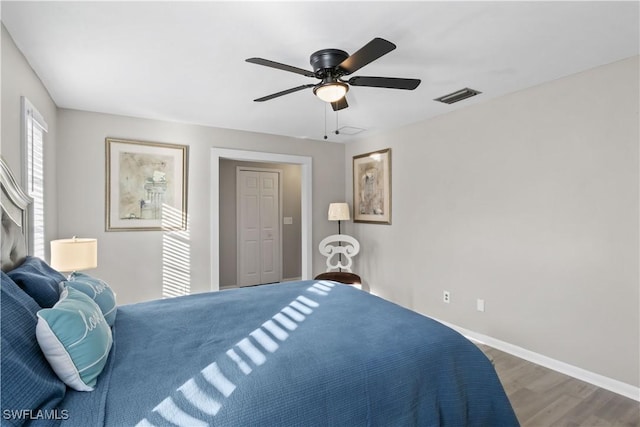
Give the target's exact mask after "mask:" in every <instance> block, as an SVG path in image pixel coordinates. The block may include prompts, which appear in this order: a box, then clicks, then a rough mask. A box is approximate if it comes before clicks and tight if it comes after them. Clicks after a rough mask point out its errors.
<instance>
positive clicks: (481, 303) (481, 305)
mask: <svg viewBox="0 0 640 427" xmlns="http://www.w3.org/2000/svg"><path fill="white" fill-rule="evenodd" d="M476 308H477V309H478V311H484V300H483V299H480V298H478V301H477V302H476Z"/></svg>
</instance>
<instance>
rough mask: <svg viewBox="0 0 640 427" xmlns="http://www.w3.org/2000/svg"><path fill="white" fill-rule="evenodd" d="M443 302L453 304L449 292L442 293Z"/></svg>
mask: <svg viewBox="0 0 640 427" xmlns="http://www.w3.org/2000/svg"><path fill="white" fill-rule="evenodd" d="M442 301H444V302H446V303H447V304H449V303H450V302H451V294H450V293H449V291H442Z"/></svg>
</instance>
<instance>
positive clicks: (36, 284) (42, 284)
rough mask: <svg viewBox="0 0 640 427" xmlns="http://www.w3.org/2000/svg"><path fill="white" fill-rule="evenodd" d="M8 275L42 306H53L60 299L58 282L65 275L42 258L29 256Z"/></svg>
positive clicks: (63, 278)
mask: <svg viewBox="0 0 640 427" xmlns="http://www.w3.org/2000/svg"><path fill="white" fill-rule="evenodd" d="M8 275H9V277H11V279H13V281H14V282H15V283H16V284H17V285H18V286H20V287H21V288H22V289H23V290H24V291H25V292H26V293H27V294H29V296H30V297H31V298H33V299H34V300H35V301H36V302H37V303H38V305H40V307H42V308H51V307H53V305H54V304H55V303H56V302H58V299H60V290H59V287H58V284H59V283H60V282H62V281H63V280H65V277H64V276H63V275H62V273H60V272H58V271H56V270H54V269H53V268H51V267H49V265H48V264H47V263H46V262H44V261H43V260H41V259H40V258H36V257H33V256H28V257H27V258H26V259H25V261H24V262H23V263H22V264H20V265H19V266H18V267H17V268H15V269H13V270H11V271H10V272H9V273H8Z"/></svg>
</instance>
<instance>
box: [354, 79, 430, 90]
mask: <svg viewBox="0 0 640 427" xmlns="http://www.w3.org/2000/svg"><path fill="white" fill-rule="evenodd" d="M348 83H349V84H350V85H351V86H369V87H384V88H387V89H406V90H413V89H415V88H417V87H418V85H419V84H420V80H419V79H399V78H396V77H360V76H358V77H351V78H350V79H349V81H348Z"/></svg>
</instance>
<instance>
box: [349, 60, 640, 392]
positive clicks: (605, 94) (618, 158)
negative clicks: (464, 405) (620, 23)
mask: <svg viewBox="0 0 640 427" xmlns="http://www.w3.org/2000/svg"><path fill="white" fill-rule="evenodd" d="M638 86H639V83H638V57H635V58H631V59H628V60H625V61H621V62H617V63H614V64H610V65H608V66H603V67H599V68H596V69H593V70H590V71H586V72H583V73H580V74H577V75H573V76H569V77H566V78H563V79H560V80H557V81H553V82H550V83H547V84H543V85H540V86H538V87H533V88H530V89H528V90H524V91H521V92H518V93H514V94H511V95H508V96H504V97H501V98H499V99H494V100H490V101H488V102H486V103H483V104H479V105H475V106H471V107H468V108H463V109H461V110H458V111H456V112H452V113H450V114H445V115H443V116H440V117H437V118H434V119H432V120H428V121H425V122H422V123H419V124H416V125H413V126H409V127H406V128H403V129H400V130H396V131H393V132H389V133H384V134H380V135H377V136H373V137H370V138H366V139H364V140H361V141H359V142H357V143H354V144H348V145H347V147H346V153H345V154H346V157H345V161H346V163H347V176H348V179H347V182H346V187H345V189H346V193H347V194H348V197H347V199H348V200H351V197H352V186H351V185H352V184H351V181H352V179H351V158H352V156H354V155H356V154H360V153H364V152H368V151H372V150H375V149H380V148H386V147H391V149H392V165H393V181H392V198H393V209H392V213H393V224H392V225H390V226H385V225H370V224H349V225H350V227H351V229H352V230H353V232H354V234H355V236H356V237H357V238H358V239H359V240H360V243H361V245H362V249H361V253H360V255H359V256H358V259H357V261H356V262H357V265H356V268H357V270H358V272H359V273H360V274H361V276H362V278H363V280H365V281H367V282H368V283H369V285H370V287H371V289H372V291H373V292H375V293H378V294H379V295H381V296H384V297H385V298H388V299H390V300H392V301H396V302H398V303H399V304H401V305H404V306H406V307H409V308H412V309H414V310H416V311H418V312H421V313H425V314H427V315H430V316H434V317H436V318H439V319H442V320H445V321H448V322H450V323H452V324H455V325H458V326H461V327H463V328H466V329H469V330H472V331H476V332H478V333H482V334H484V335H488V336H490V337H494V338H497V339H500V340H503V341H505V342H507V343H511V344H515V345H517V346H520V347H523V348H525V349H528V350H531V351H534V352H537V353H540V354H543V355H546V356H548V357H551V358H553V359H556V360H560V361H563V362H565V363H568V364H571V365H574V366H578V367H581V368H583V369H586V370H588V371H591V372H595V373H599V374H601V375H604V376H607V377H610V378H613V379H617V380H619V381H622V382H625V383H627V384H630V385H633V386H638V385H639V375H640V372H639V366H638V365H639V363H638V361H639V360H640V354H639V349H640V342H639V337H640V329H639V328H640V326H639V325H640V318H639V305H638V304H639V289H638V288H639V277H638V271H639V265H638V263H639V261H638V259H639V254H638V243H639V242H638V218H639V212H638V176H639V168H638V154H639V153H638V141H639V134H638V128H639V119H638V105H639V99H638V97H639V92H640V90H639V87H638ZM479 89H482V88H479ZM443 290H448V291H450V292H451V303H450V304H444V303H443V302H442V292H443ZM477 298H483V299H485V301H486V312H484V313H481V312H478V311H476V299H477Z"/></svg>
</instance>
